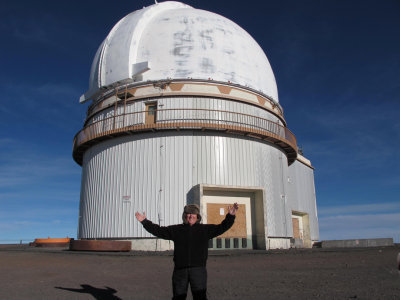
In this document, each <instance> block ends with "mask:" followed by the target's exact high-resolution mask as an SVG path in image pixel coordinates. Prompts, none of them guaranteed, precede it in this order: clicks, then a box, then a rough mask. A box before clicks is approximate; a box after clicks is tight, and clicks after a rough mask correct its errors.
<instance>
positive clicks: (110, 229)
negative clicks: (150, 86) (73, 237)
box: [79, 131, 287, 238]
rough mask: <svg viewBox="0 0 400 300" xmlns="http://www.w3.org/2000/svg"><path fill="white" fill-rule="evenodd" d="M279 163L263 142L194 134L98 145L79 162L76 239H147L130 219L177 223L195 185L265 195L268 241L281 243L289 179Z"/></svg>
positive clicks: (144, 136)
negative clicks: (140, 216)
mask: <svg viewBox="0 0 400 300" xmlns="http://www.w3.org/2000/svg"><path fill="white" fill-rule="evenodd" d="M280 155H281V152H280V150H278V149H277V148H275V147H273V146H271V145H269V144H267V143H265V142H260V141H257V140H252V139H250V138H236V137H233V136H230V135H214V134H212V133H207V134H205V133H203V132H191V131H189V132H188V131H185V132H172V133H168V132H164V133H163V132H159V133H149V134H140V135H134V136H129V137H119V138H114V139H112V140H109V141H105V142H103V143H101V144H98V145H95V146H93V147H92V148H90V149H89V150H88V151H87V152H86V153H85V156H84V162H83V180H82V199H81V201H82V204H81V212H80V214H81V216H82V217H81V222H80V226H79V237H80V238H111V237H149V236H150V235H149V234H148V233H146V232H145V231H144V230H143V229H142V226H140V224H139V223H138V222H137V221H136V220H135V219H134V214H133V212H134V211H137V210H138V211H146V214H147V216H148V218H149V219H151V220H153V221H154V222H157V223H160V224H162V225H169V224H175V223H180V222H181V212H182V210H183V206H184V205H185V204H186V203H187V201H188V197H189V196H188V195H189V192H190V190H191V189H192V187H193V186H195V185H197V184H200V183H203V184H213V185H228V186H242V187H245V186H247V187H254V186H263V187H265V193H266V199H267V201H266V202H267V211H266V220H267V222H268V223H267V228H268V235H270V236H283V235H284V234H286V228H285V225H284V223H282V219H284V216H283V218H282V214H283V213H284V211H285V206H284V202H283V201H282V199H281V197H280V195H281V194H282V193H284V189H285V187H284V186H281V185H280V183H279V178H280V177H282V176H286V175H285V174H286V169H287V160H286V157H285V156H284V155H282V160H280V159H279V156H280ZM285 166H286V167H285ZM282 174H283V175H282ZM276 178H278V179H276ZM124 196H125V198H126V197H127V196H130V199H129V201H128V200H127V199H124V198H123V197H124ZM124 209H125V210H124ZM126 209H129V210H130V211H128V212H127V211H126Z"/></svg>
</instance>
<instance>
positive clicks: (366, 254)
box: [0, 245, 400, 300]
mask: <svg viewBox="0 0 400 300" xmlns="http://www.w3.org/2000/svg"><path fill="white" fill-rule="evenodd" d="M399 252H400V246H399V245H395V246H393V247H376V248H348V249H300V250H299V249H297V250H295V249H291V250H273V251H235V252H210V256H209V259H208V266H207V269H208V297H209V299H210V300H213V299H312V298H320V299H400V272H399V270H398V266H397V262H396V258H397V255H398V253H399ZM172 269H173V262H172V254H171V253H170V252H164V253H148V252H129V253H94V252H72V251H67V250H66V249H63V248H33V247H28V246H6V245H2V246H1V247H0V299H170V298H171V294H172V288H171V273H172ZM188 299H191V296H190V297H188Z"/></svg>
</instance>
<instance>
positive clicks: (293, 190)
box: [288, 160, 319, 240]
mask: <svg viewBox="0 0 400 300" xmlns="http://www.w3.org/2000/svg"><path fill="white" fill-rule="evenodd" d="M288 181H289V183H288V201H289V205H290V208H291V210H295V211H299V212H306V213H308V214H309V218H310V232H311V239H312V240H319V228H318V215H317V203H316V195H315V185H314V170H313V169H312V168H310V167H308V166H306V165H305V164H303V163H301V162H299V161H297V160H296V161H295V162H294V163H293V164H292V165H291V166H290V167H289V180H288Z"/></svg>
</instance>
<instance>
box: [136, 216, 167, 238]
mask: <svg viewBox="0 0 400 300" xmlns="http://www.w3.org/2000/svg"><path fill="white" fill-rule="evenodd" d="M135 217H136V219H137V220H138V221H139V222H140V223H142V225H143V227H144V229H146V230H147V231H148V232H150V233H151V234H152V235H154V236H156V237H159V238H162V239H164V240H171V239H172V236H171V232H170V230H169V229H168V227H164V226H160V225H157V224H154V223H153V222H151V221H150V220H148V219H147V217H146V213H145V212H143V215H142V214H141V213H139V212H138V211H137V212H136V213H135Z"/></svg>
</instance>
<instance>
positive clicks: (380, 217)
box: [319, 202, 400, 242]
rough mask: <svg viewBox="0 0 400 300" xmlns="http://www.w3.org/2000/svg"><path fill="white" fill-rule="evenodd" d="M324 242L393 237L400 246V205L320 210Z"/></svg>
mask: <svg viewBox="0 0 400 300" xmlns="http://www.w3.org/2000/svg"><path fill="white" fill-rule="evenodd" d="M319 229H320V239H321V240H342V239H360V238H386V237H392V238H394V240H395V242H400V203H397V202H393V203H372V204H360V205H348V206H338V207H323V208H320V209H319Z"/></svg>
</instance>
